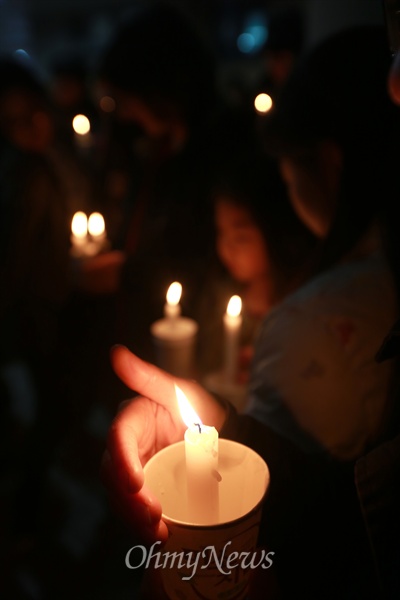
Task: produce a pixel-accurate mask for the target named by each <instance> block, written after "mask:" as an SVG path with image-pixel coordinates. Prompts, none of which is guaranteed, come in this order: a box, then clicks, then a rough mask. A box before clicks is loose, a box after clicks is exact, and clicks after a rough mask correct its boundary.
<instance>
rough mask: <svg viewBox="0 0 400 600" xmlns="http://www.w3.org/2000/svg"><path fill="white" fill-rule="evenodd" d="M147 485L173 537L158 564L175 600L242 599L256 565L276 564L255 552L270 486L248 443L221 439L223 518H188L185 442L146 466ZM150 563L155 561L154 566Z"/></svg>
mask: <svg viewBox="0 0 400 600" xmlns="http://www.w3.org/2000/svg"><path fill="white" fill-rule="evenodd" d="M144 472H145V482H146V485H147V486H148V487H149V488H150V489H151V490H152V492H153V493H154V494H155V495H156V497H157V498H158V499H159V500H160V502H161V505H162V507H163V515H162V518H163V520H164V521H165V523H166V524H167V527H168V530H169V538H168V540H167V542H166V544H165V545H164V546H163V548H162V549H161V551H160V555H159V557H158V562H157V563H156V558H154V564H153V565H152V566H153V568H157V569H160V577H161V580H162V583H163V586H164V590H165V592H166V594H167V596H168V598H170V599H171V600H194V599H197V600H200V599H202V600H204V599H207V600H208V599H209V600H214V599H215V600H217V599H218V600H233V599H235V600H241V599H244V598H245V597H246V594H247V592H248V587H249V581H250V576H251V572H252V569H253V568H256V566H260V565H261V564H262V565H264V566H263V568H268V566H271V564H272V560H270V558H269V557H268V556H267V555H266V554H265V552H264V553H263V554H262V553H260V552H259V553H258V554H256V544H257V537H258V529H259V523H260V519H261V510H262V502H263V499H264V496H265V494H266V491H267V489H268V485H269V470H268V467H267V465H266V463H265V462H264V461H263V459H262V458H261V457H260V456H259V455H258V454H257V453H256V452H254V451H253V450H251V449H250V448H248V447H247V446H243V445H242V444H239V443H237V442H233V441H230V440H225V439H220V440H219V465H218V472H219V474H220V475H221V481H220V483H219V520H218V522H217V523H210V524H207V525H196V523H191V522H189V521H188V520H186V513H187V493H186V477H185V444H184V442H178V443H177V444H173V445H171V446H169V447H167V448H165V449H164V450H161V451H160V452H159V453H157V454H156V455H155V456H153V457H152V458H151V459H150V461H149V462H148V463H147V464H146V466H145V468H144ZM149 566H150V565H149Z"/></svg>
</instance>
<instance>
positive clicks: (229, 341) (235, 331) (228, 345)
mask: <svg viewBox="0 0 400 600" xmlns="http://www.w3.org/2000/svg"><path fill="white" fill-rule="evenodd" d="M241 310H242V300H241V298H240V297H239V296H232V298H231V299H230V300H229V303H228V307H227V309H226V313H225V314H224V338H225V355H224V375H225V380H226V381H227V382H229V383H234V382H235V380H236V374H237V367H238V360H239V342H240V329H241V327H242V316H241V314H240V313H241Z"/></svg>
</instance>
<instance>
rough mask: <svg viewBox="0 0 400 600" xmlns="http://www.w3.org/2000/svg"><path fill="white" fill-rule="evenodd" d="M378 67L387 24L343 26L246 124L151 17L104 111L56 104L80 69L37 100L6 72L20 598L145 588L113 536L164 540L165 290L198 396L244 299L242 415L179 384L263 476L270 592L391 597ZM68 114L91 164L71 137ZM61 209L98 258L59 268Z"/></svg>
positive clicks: (115, 55)
mask: <svg viewBox="0 0 400 600" xmlns="http://www.w3.org/2000/svg"><path fill="white" fill-rule="evenodd" d="M296 48H297V47H296ZM297 50H298V49H297ZM127 57H129V59H127ZM390 62H391V57H390V52H389V46H388V41H387V35H386V31H385V28H384V27H383V26H382V27H379V26H376V27H375V26H374V27H372V26H371V27H353V28H349V29H345V30H343V31H340V32H339V33H337V34H335V35H333V36H331V37H329V38H327V39H326V40H324V41H322V42H320V43H319V44H318V45H316V46H315V47H312V48H311V49H309V50H308V51H307V52H304V53H302V54H301V55H300V56H296V58H295V59H294V58H293V65H292V62H291V63H290V69H289V68H288V69H287V72H286V71H285V80H284V81H279V94H277V97H276V102H275V104H274V107H273V109H272V110H271V111H270V113H268V114H267V115H263V116H262V117H260V116H259V115H257V114H256V113H255V112H254V111H253V109H251V110H249V107H248V106H239V107H238V106H231V105H229V103H227V102H226V99H225V98H224V97H221V94H220V93H219V89H218V85H217V84H218V77H217V70H216V64H215V59H214V57H213V55H212V53H211V52H210V50H209V49H208V48H207V47H206V46H205V44H204V40H203V39H202V38H201V36H200V35H198V32H197V30H196V27H195V25H194V24H193V23H191V22H189V21H188V20H187V17H186V16H185V17H184V16H183V15H181V14H180V12H179V11H176V10H175V9H172V8H171V7H170V6H169V5H168V4H165V3H163V2H162V3H152V4H151V5H149V6H147V5H146V6H143V7H141V8H140V9H137V10H135V11H134V12H133V14H132V15H131V17H130V19H127V20H125V22H124V23H123V24H121V26H120V27H118V28H117V30H116V32H115V35H114V37H113V38H112V39H111V40H110V41H109V44H108V46H107V47H106V48H105V50H104V53H103V56H102V60H101V61H100V65H99V68H98V70H97V72H96V74H95V77H94V78H95V83H96V85H95V86H93V89H96V93H97V96H96V95H95V94H93V95H92V96H90V95H88V94H87V89H86V88H85V87H84V86H78V85H75V87H74V86H72V91H71V90H70V91H71V93H70V94H69V93H67V91H66V88H65V86H66V85H67V83H69V84H70V85H71V80H73V79H74V77H76V78H77V80H81V77H82V73H81V69H80V67H79V65H70V66H69V67H68V68H67V67H66V65H57V67H55V72H54V80H53V84H54V85H53V86H46V85H45V84H43V82H41V81H40V79H39V78H38V77H36V75H35V74H34V73H33V72H32V70H31V69H29V68H27V67H26V66H24V65H21V64H19V63H18V62H15V61H12V60H10V59H8V58H7V59H4V60H3V61H1V62H0V141H1V154H0V206H1V213H2V218H1V227H2V231H1V236H0V240H1V245H2V248H1V254H0V261H1V267H0V269H1V276H2V281H3V282H4V285H2V286H1V292H0V294H1V295H0V323H1V340H2V344H1V363H0V386H1V391H2V397H4V401H3V400H2V404H1V413H2V417H3V418H2V423H3V424H2V442H1V443H2V456H3V459H2V462H3V467H4V477H3V476H2V483H1V498H0V500H1V506H2V518H1V521H0V522H1V527H2V529H3V530H4V533H5V535H4V540H5V541H4V544H3V548H2V550H3V552H4V551H5V555H6V557H7V565H8V576H7V581H6V588H5V589H6V590H7V593H10V591H9V590H11V593H13V594H14V595H13V596H12V597H15V598H21V599H22V598H26V599H29V598H32V599H33V598H38V599H42V598H43V600H45V599H47V598H52V597H57V598H60V599H62V598H63V597H64V595H65V597H69V596H70V595H71V593H75V595H76V594H77V592H76V590H78V593H80V594H81V596H77V595H76V597H82V599H83V598H87V597H93V596H91V594H92V593H93V590H94V589H95V594H96V597H103V596H101V594H103V595H104V598H108V597H113V598H121V599H122V598H123V597H125V596H124V594H129V593H130V592H129V590H131V589H133V587H135V586H137V585H139V584H140V580H139V581H137V580H135V579H134V578H132V574H131V573H130V574H129V573H128V572H127V570H126V569H125V571H124V553H125V552H126V551H127V550H128V549H129V547H130V546H132V543H131V542H130V540H131V539H140V540H144V541H145V543H152V542H154V541H157V540H161V541H165V540H166V538H167V536H168V530H167V527H166V525H165V523H164V522H163V520H162V518H161V513H162V506H161V505H160V502H159V499H157V498H155V497H154V496H153V495H152V494H151V492H150V491H149V490H148V489H147V488H146V486H144V485H143V466H144V465H145V463H146V462H147V460H148V459H149V458H150V457H151V456H152V455H153V454H154V453H155V452H157V451H158V450H160V449H162V448H163V447H165V446H167V445H169V444H171V443H174V442H176V441H179V440H181V439H183V434H184V429H185V427H184V425H183V423H182V421H181V417H180V415H179V413H178V407H177V403H176V398H175V391H174V385H173V384H174V383H175V381H177V380H176V378H175V377H174V376H173V375H171V374H169V373H166V372H164V371H161V370H160V369H158V368H157V367H156V366H154V365H153V364H152V363H154V362H155V359H154V354H153V352H154V349H153V346H152V343H151V336H150V325H151V323H152V322H153V321H155V320H156V319H157V318H159V317H161V316H162V307H163V304H164V301H165V292H166V289H167V287H168V285H169V283H171V282H172V281H174V280H178V281H180V282H181V283H182V285H183V289H184V291H185V293H184V295H183V298H182V307H183V311H184V313H185V314H186V315H188V316H190V317H192V318H194V319H195V320H196V321H197V322H198V323H199V338H198V349H197V350H198V351H197V375H198V377H197V379H198V381H200V382H201V381H202V380H203V376H204V375H205V374H206V373H207V372H209V371H210V370H212V369H215V368H218V367H220V366H221V356H222V339H223V336H222V333H223V332H222V314H223V311H224V309H225V307H226V301H227V300H228V299H229V296H230V293H231V291H232V290H234V291H237V292H239V293H240V295H241V297H242V299H243V307H244V317H245V325H246V327H244V328H243V333H242V339H241V343H242V354H241V356H240V365H238V378H239V377H240V384H243V382H245V384H246V389H247V401H246V408H245V410H244V411H242V412H237V410H236V409H235V408H234V407H233V405H232V403H231V402H230V398H229V396H225V397H221V395H218V397H214V396H213V395H212V393H210V392H209V391H208V390H207V389H205V388H204V387H202V386H201V385H200V384H199V383H195V382H193V381H188V380H179V385H180V386H181V387H182V389H183V391H185V392H187V394H188V396H190V399H191V402H192V403H193V405H194V408H195V410H196V411H197V413H198V414H199V416H200V418H201V419H202V421H203V422H205V423H207V424H208V425H214V426H215V427H216V428H217V430H218V431H219V435H220V436H221V437H225V438H228V439H232V440H235V441H239V442H242V443H244V444H246V445H248V446H249V447H251V448H252V449H254V450H256V451H257V452H258V453H259V454H260V455H261V456H262V457H263V458H264V460H265V461H266V463H267V464H268V467H269V470H270V474H271V483H270V487H269V489H268V493H267V496H266V498H265V501H264V503H263V514H262V521H261V526H260V535H259V544H260V546H262V547H267V548H269V549H272V550H273V551H274V552H275V557H276V560H275V559H274V565H273V569H272V577H273V585H272V584H271V581H270V580H268V586H270V592H268V590H266V591H265V595H264V596H263V597H265V598H271V600H274V599H280V598H281V599H286V598H292V597H294V595H295V594H296V595H297V594H299V593H300V594H302V595H307V597H308V598H326V599H328V598H332V599H337V598H344V599H345V598H348V599H351V598H354V599H363V600H364V599H365V600H368V599H371V600H375V599H377V598H395V597H397V595H398V592H399V589H400V583H399V572H400V571H399V565H400V556H399V550H398V544H397V539H398V535H399V533H400V532H399V523H400V516H399V511H398V505H399V499H400V498H399V487H400V483H399V473H400V468H399V463H400V458H399V454H400V452H399V441H398V437H396V436H398V434H399V409H398V406H397V405H398V367H397V364H396V359H395V356H396V352H397V339H398V333H397V330H396V328H395V329H394V330H392V331H391V327H392V325H393V324H394V323H395V321H396V318H397V316H398V292H399V288H400V284H399V281H400V276H399V273H400V271H399V269H400V263H399V260H398V256H399V249H398V240H397V238H396V221H395V215H396V208H395V206H396V198H397V192H398V189H397V188H398V182H397V181H396V172H397V166H398V164H399V160H400V142H399V140H400V112H399V109H398V107H397V106H395V103H396V102H398V98H397V96H398V94H397V92H396V90H397V87H396V85H397V84H396V81H397V80H396V75H393V72H392V79H390V80H389V81H390V91H391V93H390V95H389V94H388V91H387V89H388V86H387V81H388V74H389V69H390ZM62 77H64V81H63V84H64V87H63V86H62V85H61V83H60V80H61V79H62ZM65 80H67V81H65ZM56 83H58V86H56ZM74 83H76V81H75V82H74ZM78 92H79V93H78ZM396 94H397V95H396ZM97 97H98V98H100V102H98V105H99V108H97V104H96V100H95V98H97ZM69 100H70V101H69ZM393 100H394V101H393ZM101 107H103V108H101ZM80 112H82V113H86V114H87V115H88V116H90V120H91V123H92V134H91V136H92V137H91V138H90V142H89V143H87V144H86V145H83V144H82V141H81V140H79V138H78V139H77V136H76V135H74V133H73V130H72V127H71V126H70V123H71V117H72V116H73V115H75V114H77V113H80ZM78 210H83V211H84V212H86V213H87V214H89V213H90V212H94V211H100V212H101V213H102V214H103V215H104V216H105V222H106V228H107V236H108V240H109V243H110V246H109V247H108V248H106V249H105V250H104V251H103V252H101V253H99V254H98V255H96V256H87V257H84V258H81V257H79V258H77V257H76V256H74V255H73V253H71V244H72V242H71V219H72V216H73V214H74V213H75V212H76V211H78ZM114 344H119V345H118V346H116V347H114V348H113V350H112V354H111V361H110V358H109V351H110V348H111V347H112V346H113V345H114ZM128 348H129V349H128ZM133 392H134V393H135V397H134V398H133V399H132V400H131V401H130V402H125V403H124V404H123V406H122V407H121V408H120V410H119V412H118V414H117V416H115V418H114V415H115V413H116V412H117V407H118V404H119V403H120V402H121V401H125V400H126V399H127V398H130V397H132V395H133ZM113 419H114V420H113ZM171 423H172V424H173V427H171V426H170V425H171ZM167 424H168V426H166V425H167ZM106 445H107V449H106V450H105V452H104V455H103V459H102V462H101V479H102V482H103V485H104V486H105V489H106V490H107V493H108V495H109V496H110V498H111V500H112V504H113V505H115V507H117V511H116V513H117V515H119V517H122V524H121V523H119V522H118V521H117V520H116V517H114V516H113V515H114V513H112V512H111V511H110V508H109V503H108V501H107V498H106V494H105V490H104V489H103V487H102V483H101V481H100V478H99V475H98V469H99V463H100V456H101V454H102V452H103V449H104V447H105V446H106ZM111 555H113V557H114V559H113V560H111V559H110V556H111ZM116 557H117V558H116ZM58 561H60V562H61V561H62V562H63V566H64V569H63V567H62V566H60V565H57V566H56V563H57V562H58ZM118 561H119V562H118ZM99 562H101V564H102V565H104V568H103V569H102V572H101V573H99V564H98V563H99ZM117 563H118V564H117ZM49 566H50V571H51V573H50V574H48V571H49ZM67 569H68V571H69V573H70V575H69V584H68V585H66V584H65V577H66V575H65V573H66V570H67ZM45 572H46V574H45ZM128 575H129V577H128ZM137 575H140V576H141V574H140V573H139V574H137ZM268 577H271V575H270V574H268ZM94 581H96V583H94ZM146 584H147V583H146V582H145V584H144V585H146ZM7 586H8V587H7ZM77 586H78V587H79V588H80V589H78V587H77ZM0 590H1V588H0ZM141 593H142V594H143V596H144V597H146V589H143V590H142V592H141ZM63 594H64V595H63ZM147 596H148V597H150V596H149V594H148V592H147ZM254 597H257V596H254Z"/></svg>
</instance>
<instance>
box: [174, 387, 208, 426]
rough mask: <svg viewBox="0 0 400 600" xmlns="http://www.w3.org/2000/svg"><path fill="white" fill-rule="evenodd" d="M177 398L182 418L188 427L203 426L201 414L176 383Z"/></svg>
mask: <svg viewBox="0 0 400 600" xmlns="http://www.w3.org/2000/svg"><path fill="white" fill-rule="evenodd" d="M175 393H176V399H177V401H178V406H179V410H180V411H181V416H182V420H183V422H184V423H185V425H186V427H193V425H196V426H199V427H200V426H201V425H202V422H201V420H200V417H199V415H198V414H197V413H196V411H195V410H194V409H193V407H192V405H191V404H190V402H189V400H188V399H187V398H186V396H185V394H184V393H183V392H182V390H181V388H180V387H178V386H177V385H176V384H175Z"/></svg>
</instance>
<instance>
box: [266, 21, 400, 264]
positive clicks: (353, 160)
mask: <svg viewBox="0 0 400 600" xmlns="http://www.w3.org/2000/svg"><path fill="white" fill-rule="evenodd" d="M389 65H390V53H389V49H388V44H387V39H386V33H385V30H384V29H383V28H380V27H370V26H368V27H356V28H352V29H348V30H345V31H342V32H340V33H338V34H336V35H334V36H332V37H330V38H329V39H327V40H325V41H324V42H322V43H320V44H319V45H318V46H317V47H315V48H314V49H312V50H311V51H310V52H309V53H308V54H306V55H305V56H304V57H303V59H302V60H301V61H300V62H299V63H298V64H297V66H296V67H295V69H294V71H293V73H292V74H291V76H290V77H289V80H288V82H287V84H286V86H285V87H284V89H283V91H282V93H281V96H280V98H279V99H278V101H277V103H276V107H275V109H273V110H272V111H271V113H270V115H268V116H266V118H265V127H264V139H265V144H266V146H267V149H268V150H269V152H271V153H272V154H273V155H274V156H275V157H278V158H279V157H285V156H286V157H290V158H292V159H293V160H296V161H298V162H302V163H303V166H304V165H307V161H308V160H309V159H310V162H309V165H310V168H311V165H312V156H313V153H315V152H316V150H317V148H318V143H319V142H321V141H323V140H331V141H334V142H336V143H337V144H338V146H339V147H340V149H341V151H342V153H343V175H342V180H341V190H340V198H339V205H338V209H337V214H336V217H335V220H334V223H333V225H332V227H331V231H330V233H329V235H328V238H327V239H326V240H325V241H324V243H323V244H322V245H321V251H320V254H319V258H318V261H317V263H316V269H317V270H321V269H324V268H326V267H327V266H329V265H331V264H333V263H334V262H336V261H337V260H338V259H340V258H341V257H342V256H343V255H345V254H346V253H347V252H348V251H349V250H350V249H351V248H352V247H353V246H354V245H355V244H356V243H357V242H358V240H359V239H360V238H361V237H362V235H363V234H364V233H365V232H366V231H367V230H368V228H369V227H370V226H371V224H372V222H373V221H374V219H376V217H377V216H379V214H380V213H381V212H382V209H384V207H385V202H390V200H391V199H390V183H389V180H390V177H391V176H393V173H390V172H389V169H388V165H389V162H390V161H391V160H392V158H393V154H394V155H398V146H399V142H398V140H399V139H400V133H399V124H400V123H399V115H398V114H397V111H396V109H395V107H394V106H393V105H392V103H391V101H390V99H389V97H388V94H387V84H386V79H387V73H388V69H389Z"/></svg>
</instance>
